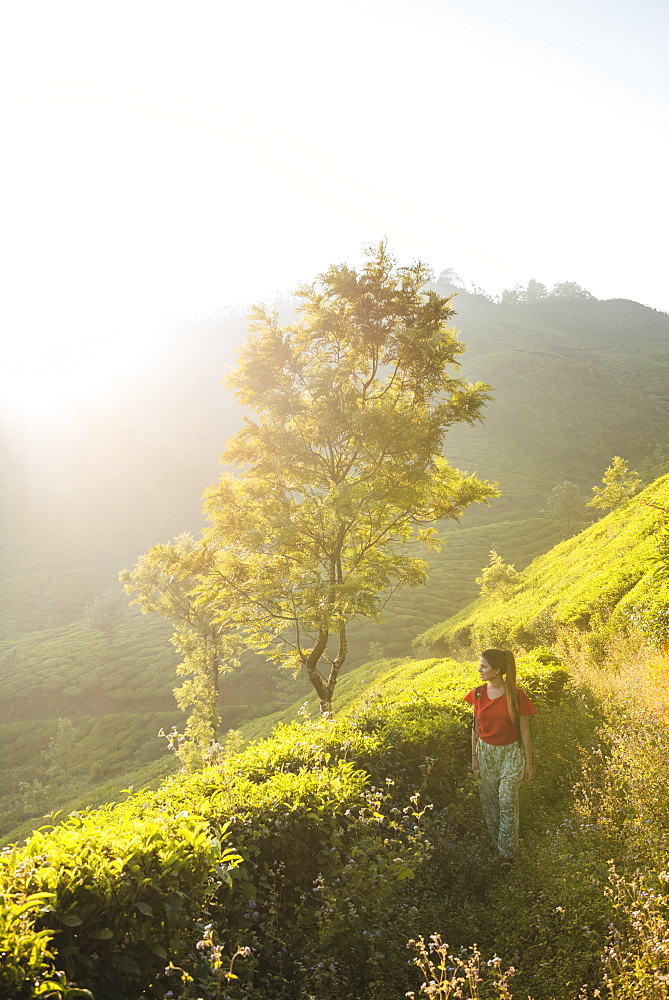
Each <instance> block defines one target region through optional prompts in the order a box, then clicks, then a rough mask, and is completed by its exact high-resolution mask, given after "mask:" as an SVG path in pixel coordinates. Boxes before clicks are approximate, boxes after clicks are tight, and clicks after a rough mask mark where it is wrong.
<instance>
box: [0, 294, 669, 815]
mask: <svg viewBox="0 0 669 1000" xmlns="http://www.w3.org/2000/svg"><path fill="white" fill-rule="evenodd" d="M437 287H439V286H438V285H437ZM440 290H441V291H444V292H448V291H450V290H451V289H450V288H447V287H443V288H441V289H440ZM455 305H456V309H457V313H458V315H457V318H456V323H457V325H458V326H459V327H460V328H461V330H462V337H463V340H464V341H465V343H466V344H467V347H468V353H467V354H465V355H464V357H463V361H464V372H465V374H467V375H468V376H469V377H471V378H472V379H476V378H482V379H485V380H488V381H490V382H491V383H492V384H493V385H494V386H495V393H494V395H495V401H494V403H492V404H491V405H490V406H489V407H488V412H487V415H486V420H485V423H484V424H483V426H480V427H475V428H457V429H454V430H453V431H452V432H451V433H450V434H449V436H448V438H447V454H448V457H449V458H450V459H451V461H452V462H453V464H455V465H457V466H459V467H461V468H463V469H467V470H469V471H472V472H478V473H479V474H480V475H483V476H487V477H489V478H491V479H494V480H498V481H499V482H500V486H501V488H502V491H503V496H502V497H501V498H500V499H499V500H497V501H495V502H494V503H493V504H492V506H491V507H490V508H489V509H488V508H485V509H481V510H471V511H468V512H467V514H466V515H465V518H464V519H463V521H462V523H461V524H459V525H445V526H444V529H443V536H444V541H445V544H444V548H443V550H442V552H441V553H440V554H438V555H430V557H429V562H430V566H431V578H430V582H429V583H428V586H427V587H424V588H419V589H416V590H408V591H404V592H402V593H400V594H398V595H396V596H395V597H394V598H393V599H392V600H391V602H390V603H389V604H388V606H387V608H386V609H385V612H384V616H383V620H382V621H381V622H379V623H367V622H360V623H356V624H355V625H354V626H353V628H352V629H351V637H350V654H349V660H348V664H347V666H348V668H355V667H356V666H358V665H360V664H362V663H364V662H365V661H366V660H368V659H369V658H370V655H371V656H373V657H378V656H380V655H383V656H391V657H392V656H404V655H407V654H408V653H409V652H410V650H411V642H412V640H413V639H414V638H415V636H416V635H417V634H419V633H423V632H425V631H426V630H428V629H430V628H431V627H432V626H437V625H438V623H440V622H442V621H443V620H444V619H445V618H447V617H448V616H450V615H453V614H454V613H456V612H458V611H459V610H460V609H461V608H463V607H465V606H466V605H467V604H468V603H469V602H470V601H471V600H472V599H473V598H475V596H476V591H477V588H476V584H475V578H476V576H477V575H478V574H479V572H480V569H481V567H482V566H483V565H484V564H485V562H486V561H487V553H488V552H489V550H490V549H492V548H495V549H497V550H498V551H499V552H500V553H501V554H502V556H503V557H504V559H505V560H507V561H510V562H514V563H515V564H516V566H517V568H518V569H521V570H522V569H524V568H525V567H526V566H527V565H528V564H529V563H530V562H531V560H532V559H533V558H534V557H535V556H536V555H538V554H539V553H541V552H544V551H546V550H547V549H548V548H550V547H551V545H553V544H555V542H557V541H558V540H559V539H560V537H561V535H560V528H559V526H558V525H556V524H555V523H554V522H552V521H550V520H548V519H546V518H540V517H537V511H538V510H539V509H540V508H541V507H542V506H543V503H544V501H545V498H546V495H547V493H548V492H549V491H550V489H551V488H552V486H554V485H555V484H556V483H559V482H561V481H563V480H564V479H572V480H574V481H575V482H577V483H578V484H580V485H581V486H582V487H583V488H584V489H587V488H588V487H589V486H591V485H592V484H593V483H594V482H597V481H598V480H599V477H600V476H601V473H602V471H603V469H604V468H605V466H606V465H607V464H608V463H609V461H610V459H611V457H612V455H613V454H622V455H623V456H624V457H625V458H627V459H628V460H630V462H631V463H632V464H633V465H637V466H639V465H642V464H643V465H645V468H646V472H647V474H650V470H651V469H652V468H654V467H655V468H657V467H658V466H659V465H661V463H662V462H665V461H666V460H667V458H668V456H667V453H666V444H665V442H666V441H667V440H669V406H667V405H666V404H667V387H668V386H669V317H667V316H666V315H665V314H663V313H658V312H656V311H655V310H653V309H649V308H648V307H645V306H641V305H639V304H637V303H632V302H627V301H625V300H612V301H610V302H598V301H597V300H594V299H580V298H579V299H573V300H572V299H564V298H560V297H555V296H549V297H547V298H545V299H542V300H539V301H536V302H527V303H517V304H515V305H499V304H496V303H494V302H491V301H490V300H489V299H487V298H486V297H485V296H483V295H472V294H469V293H467V292H464V291H462V290H460V291H459V292H458V295H457V297H456V299H455ZM279 306H280V309H281V310H282V311H283V313H284V318H286V319H287V318H289V311H290V308H291V307H290V304H288V303H280V304H279ZM245 329H246V323H245V320H244V318H243V317H242V316H241V314H239V313H229V314H226V315H224V316H221V317H218V318H214V319H210V320H207V321H203V322H193V323H189V324H184V325H183V326H182V327H180V328H177V329H174V330H171V331H166V336H165V343H164V345H162V346H163V349H162V351H161V354H160V357H155V358H154V360H153V366H152V368H151V369H147V370H146V371H144V372H143V373H142V374H141V376H140V374H135V375H133V376H129V377H128V381H127V383H126V384H124V385H119V386H118V387H117V392H116V394H115V396H114V397H113V398H109V399H106V400H100V401H99V402H98V404H96V405H95V406H91V408H90V409H89V410H88V411H86V412H79V413H76V414H73V415H72V416H71V418H70V419H69V420H60V421H59V420H56V419H54V420H53V421H50V422H46V423H45V424H44V425H43V426H42V428H41V430H40V437H39V438H38V439H36V438H34V437H33V438H29V437H27V436H26V435H25V434H24V433H23V432H22V430H21V429H20V428H17V427H13V429H12V433H11V434H8V433H7V432H5V436H4V437H3V439H2V443H1V444H0V452H1V454H0V457H1V458H2V461H3V467H4V469H5V475H3V478H2V483H1V484H0V512H1V513H2V518H1V519H0V545H1V552H2V569H1V571H0V597H1V598H2V599H1V600H0V630H1V631H0V636H1V639H2V644H1V645H0V692H1V694H2V697H3V707H4V708H5V714H4V720H3V725H11V724H12V720H14V721H16V722H18V721H21V722H23V723H26V724H28V723H30V726H29V727H28V728H29V729H30V732H31V734H32V735H31V738H30V740H29V741H27V742H26V743H25V744H21V743H20V742H17V741H15V740H14V738H13V736H12V735H11V734H9V733H6V734H4V733H3V734H0V738H2V737H3V736H4V738H5V746H6V747H10V748H11V752H9V751H7V752H5V754H4V760H3V764H2V771H3V773H2V775H1V778H2V782H1V787H2V789H3V793H2V795H0V812H2V811H4V812H5V814H7V813H10V814H12V816H13V817H14V818H13V819H10V820H9V825H10V826H13V825H14V823H15V822H18V821H19V819H22V821H27V820H28V815H29V814H28V813H26V812H25V809H26V808H30V802H31V801H33V802H37V801H41V800H40V799H39V796H38V797H37V798H36V799H34V798H33V799H32V800H31V796H30V795H23V796H22V795H19V784H20V783H23V784H25V783H30V782H33V781H36V780H37V781H39V780H40V779H39V768H40V765H41V761H42V757H41V756H40V755H41V754H44V753H46V752H47V751H48V747H49V743H50V741H51V740H52V739H53V735H54V733H55V731H56V726H57V723H58V719H59V718H62V717H64V718H68V719H70V720H71V721H73V723H74V724H76V725H77V726H81V727H83V728H87V727H91V728H92V729H93V730H95V729H96V726H95V724H94V722H95V720H96V719H103V718H106V719H107V721H106V722H105V723H104V724H101V725H100V726H99V727H97V729H98V730H99V731H100V732H101V733H102V732H107V731H112V730H113V732H114V734H115V735H114V742H115V744H116V745H117V746H119V747H124V748H125V751H126V756H125V758H122V757H121V756H119V755H118V754H117V753H116V752H114V753H113V754H112V753H110V754H109V755H108V758H109V759H108V761H107V764H105V763H104V761H103V758H104V756H105V754H104V749H103V747H102V745H100V746H99V747H98V748H97V750H96V751H95V753H94V756H95V760H96V768H95V773H96V774H100V775H101V776H102V777H104V781H105V784H103V785H100V783H99V782H98V781H97V779H96V780H95V781H94V780H93V770H94V769H91V774H90V776H89V777H90V779H91V780H90V782H89V785H88V786H86V785H85V784H84V787H82V788H80V792H81V795H85V794H87V793H88V794H89V796H90V798H89V801H91V802H99V801H101V799H100V796H101V795H108V794H109V792H108V784H107V781H111V780H112V779H113V777H114V774H116V775H117V777H118V781H119V787H121V785H122V784H127V783H131V781H132V773H133V769H134V768H135V767H136V766H144V765H145V764H146V763H151V762H152V761H153V762H155V761H157V760H158V759H159V758H160V756H161V754H162V744H161V742H160V741H159V740H157V738H156V737H153V736H151V737H148V736H145V735H143V733H142V727H141V724H140V716H141V715H145V716H146V718H145V728H144V732H145V733H153V732H154V731H155V725H154V720H153V715H154V713H156V712H163V713H166V714H167V715H168V716H169V717H170V718H173V715H172V713H173V712H174V708H173V702H172V695H171V690H172V687H173V686H174V666H175V657H174V654H173V651H172V649H171V647H170V645H169V642H168V638H167V631H166V630H165V629H161V627H160V624H159V623H154V624H153V625H151V624H150V623H148V622H147V620H146V619H142V618H140V617H139V616H130V617H128V618H127V620H126V621H125V622H124V623H123V625H122V627H121V629H120V632H119V634H118V636H116V637H113V638H112V639H111V640H110V641H108V640H107V639H106V638H105V636H104V635H103V634H101V633H98V634H95V633H94V632H91V630H90V629H87V628H85V627H84V621H83V617H82V616H83V612H84V609H85V608H86V607H87V606H89V605H90V604H91V603H92V602H93V600H94V599H95V598H96V596H100V595H102V594H103V593H104V592H105V591H106V590H107V589H108V588H113V587H115V586H117V575H118V571H119V570H120V569H121V568H123V567H124V566H127V565H131V564H132V563H133V562H134V561H135V559H136V558H137V556H138V555H139V554H140V553H141V552H142V551H145V550H146V549H147V548H149V547H150V546H151V545H153V544H154V543H155V542H157V541H165V540H167V539H169V538H171V537H173V536H174V535H176V534H178V533H180V532H182V531H184V530H189V529H190V530H192V531H194V532H196V533H197V532H198V531H199V529H200V525H201V512H200V496H201V494H202V491H203V489H204V488H205V487H206V486H207V485H209V484H210V483H212V482H213V481H214V480H215V479H216V477H217V470H218V455H219V453H220V451H221V448H222V445H223V442H224V441H225V439H226V438H227V437H229V435H230V434H231V433H232V432H233V431H234V430H235V429H236V427H237V426H238V424H239V421H240V419H241V414H240V412H239V410H238V408H237V406H236V404H235V402H234V400H233V399H232V398H231V397H230V396H228V395H227V394H226V393H225V391H224V390H223V389H222V388H221V387H220V385H219V380H220V377H221V375H222V374H223V373H224V371H225V370H226V368H227V366H228V365H229V364H230V363H231V361H232V359H233V356H234V350H235V347H236V346H237V345H238V344H239V343H240V342H241V340H242V339H243V337H244V336H245ZM370 650H371V652H370ZM300 690H302V692H303V694H304V696H306V690H307V688H306V687H303V688H302V689H300V688H299V687H298V689H297V691H298V692H299V691H300ZM294 697H295V688H294V687H293V686H292V682H291V680H290V678H288V677H284V676H282V675H280V674H278V673H277V671H276V670H275V669H274V668H271V667H269V666H267V665H264V664H259V663H258V662H257V661H245V662H244V664H243V668H242V669H241V670H240V671H239V672H238V673H237V674H235V675H234V677H229V678H224V680H223V685H222V703H223V707H224V727H226V728H237V727H238V726H239V725H241V724H242V723H243V722H244V721H245V720H247V719H248V718H249V717H250V713H252V712H258V711H259V712H261V713H266V712H274V711H277V710H279V709H283V708H286V707H287V706H289V705H290V704H291V702H292V701H293V699H294ZM251 706H256V707H255V708H252V707H251ZM126 714H127V717H128V718H127V725H126V724H124V722H123V719H124V717H125V716H126ZM177 721H178V716H177ZM40 723H43V724H42V725H40ZM108 727H111V728H108ZM81 731H83V729H82V730H81ZM149 739H152V740H153V751H152V754H153V756H152V757H151V758H150V759H149V758H147V754H148V753H149V751H148V747H147V741H148V740H149ZM80 777H81V780H82V781H83V780H84V777H85V776H84V775H81V776H80ZM47 798H48V796H47ZM71 801H72V799H71V798H70V799H67V798H57V799H56V800H55V801H53V800H52V802H51V806H52V807H59V806H61V805H63V804H67V803H68V802H71ZM42 808H43V807H42V805H40V806H39V809H38V807H37V806H34V807H33V813H32V814H33V815H35V816H39V815H41V814H42V813H41V811H39V810H41V809H42ZM35 809H38V811H37V812H35V811H34V810H35ZM5 828H7V827H5Z"/></svg>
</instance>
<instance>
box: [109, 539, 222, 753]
mask: <svg viewBox="0 0 669 1000" xmlns="http://www.w3.org/2000/svg"><path fill="white" fill-rule="evenodd" d="M209 562H210V556H209V553H208V552H207V547H206V545H205V544H204V543H203V542H202V541H198V540H196V539H195V538H193V536H192V535H190V534H183V535H180V536H179V537H178V538H176V539H175V540H174V541H173V542H172V543H171V544H166V545H155V546H154V547H153V548H152V549H150V550H149V552H147V553H146V554H145V555H143V556H141V557H140V559H139V561H138V562H137V565H136V566H135V567H134V569H132V570H123V572H122V573H121V574H120V580H121V582H122V583H123V584H124V589H125V591H126V593H128V594H130V595H134V598H133V601H132V602H131V603H133V604H138V605H139V606H140V608H141V610H142V613H143V614H149V613H151V614H156V615H159V616H160V617H161V618H166V619H167V620H168V621H170V622H171V623H172V626H173V627H174V633H173V635H172V644H173V646H175V648H176V649H177V650H178V651H179V652H180V653H181V654H182V655H183V661H182V662H181V663H180V664H179V666H178V667H177V674H179V675H180V676H182V677H185V678H186V680H185V681H184V682H183V684H182V685H181V687H179V688H175V690H174V695H175V698H176V701H177V704H178V706H179V708H180V709H182V711H184V712H188V711H190V714H189V718H188V722H187V724H186V730H185V732H184V734H183V735H180V734H174V735H175V740H176V738H177V737H178V740H177V741H176V743H175V747H176V746H178V754H179V757H180V759H181V760H182V762H183V763H184V764H185V765H186V767H187V769H188V770H191V769H193V767H194V766H196V764H198V763H200V764H201V763H202V761H203V759H204V757H205V756H206V754H207V752H208V750H209V748H210V746H211V744H212V742H213V741H214V740H215V738H216V731H217V729H218V724H219V715H218V707H217V704H218V694H219V676H220V673H221V671H223V670H231V669H232V666H233V664H234V662H235V655H236V650H237V644H236V641H235V636H234V629H233V628H229V627H228V628H226V622H225V620H224V618H223V617H222V615H221V613H220V609H216V611H214V610H212V609H210V608H209V607H208V606H207V605H206V603H203V602H201V601H198V600H196V594H197V588H198V586H199V585H200V584H201V583H202V581H203V580H204V576H203V571H204V569H205V567H206V566H207V565H208V564H209Z"/></svg>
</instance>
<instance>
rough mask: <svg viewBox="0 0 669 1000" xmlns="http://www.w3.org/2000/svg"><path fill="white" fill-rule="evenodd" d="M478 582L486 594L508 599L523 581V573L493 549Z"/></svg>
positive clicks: (482, 591)
mask: <svg viewBox="0 0 669 1000" xmlns="http://www.w3.org/2000/svg"><path fill="white" fill-rule="evenodd" d="M476 582H477V584H478V585H479V588H480V591H481V594H483V595H484V596H494V597H501V598H502V600H506V598H507V597H510V595H511V594H512V593H513V591H514V590H515V589H516V587H518V586H519V585H520V584H521V583H522V582H523V575H522V573H519V572H518V570H517V569H516V568H515V566H513V565H512V564H511V563H505V562H504V560H503V559H502V557H501V556H500V555H498V554H497V553H496V552H495V550H494V549H492V551H491V552H490V562H489V563H488V565H487V566H485V567H484V568H483V569H482V570H481V575H480V576H479V577H477V578H476Z"/></svg>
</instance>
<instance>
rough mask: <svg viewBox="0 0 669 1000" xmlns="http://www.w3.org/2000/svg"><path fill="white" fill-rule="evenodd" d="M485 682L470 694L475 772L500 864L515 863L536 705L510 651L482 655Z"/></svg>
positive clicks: (489, 651)
mask: <svg viewBox="0 0 669 1000" xmlns="http://www.w3.org/2000/svg"><path fill="white" fill-rule="evenodd" d="M479 674H480V675H481V680H482V681H483V682H484V683H483V684H481V685H480V686H479V687H477V688H474V690H473V691H470V692H469V694H466V695H465V701H468V702H469V704H470V705H471V706H472V707H473V709H474V719H473V723H472V771H474V772H475V773H477V772H478V773H480V775H481V785H480V793H481V807H482V809H483V815H484V817H485V821H486V825H487V827H488V832H489V833H490V836H491V838H492V842H493V844H494V846H495V847H496V849H497V851H498V854H499V859H500V864H501V865H502V866H503V867H509V866H510V865H511V864H512V863H513V856H514V854H515V852H516V847H517V845H518V816H519V814H518V806H519V792H520V786H521V785H522V783H523V782H524V781H531V780H532V777H533V775H534V770H533V767H532V743H531V740H530V721H529V717H530V715H536V709H535V707H534V705H533V704H532V702H531V701H530V699H529V698H528V697H527V695H526V694H525V692H524V691H521V689H520V688H519V687H517V686H516V661H515V659H514V656H513V653H512V652H510V651H509V650H508V649H486V650H484V651H483V652H482V653H481V660H480V663H479Z"/></svg>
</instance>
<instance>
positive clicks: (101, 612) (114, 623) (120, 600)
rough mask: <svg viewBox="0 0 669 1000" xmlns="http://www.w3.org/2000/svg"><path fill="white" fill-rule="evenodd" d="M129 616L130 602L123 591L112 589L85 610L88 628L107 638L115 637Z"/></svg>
mask: <svg viewBox="0 0 669 1000" xmlns="http://www.w3.org/2000/svg"><path fill="white" fill-rule="evenodd" d="M127 614H128V601H127V600H126V598H125V596H124V594H123V591H122V590H119V589H118V588H117V587H110V588H109V589H108V590H105V592H104V594H102V596H100V597H96V598H95V599H94V601H93V603H92V604H91V605H89V606H88V607H87V608H84V613H83V619H84V621H85V622H86V624H87V626H88V627H89V628H91V629H93V630H95V631H96V632H103V633H104V634H105V635H106V636H107V637H110V636H112V635H114V634H115V633H116V632H117V631H118V629H119V626H120V625H121V624H122V623H123V621H124V619H125V618H126V616H127Z"/></svg>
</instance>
